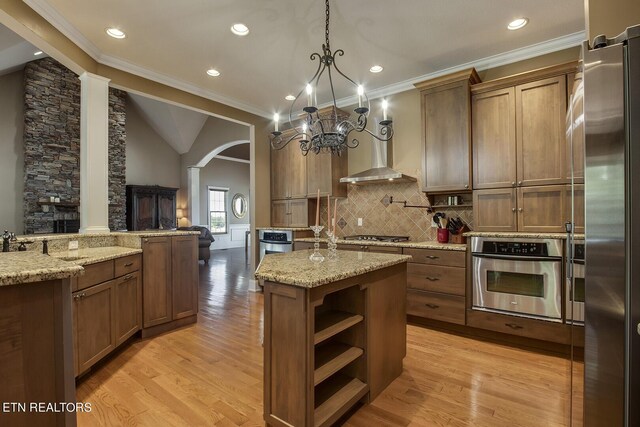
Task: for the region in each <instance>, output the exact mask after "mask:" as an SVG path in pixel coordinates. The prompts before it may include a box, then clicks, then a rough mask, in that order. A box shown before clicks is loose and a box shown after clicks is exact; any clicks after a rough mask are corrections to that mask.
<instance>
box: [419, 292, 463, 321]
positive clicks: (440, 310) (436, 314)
mask: <svg viewBox="0 0 640 427" xmlns="http://www.w3.org/2000/svg"><path fill="white" fill-rule="evenodd" d="M407 314H410V315H412V316H419V317H426V318H428V319H434V320H440V321H442V322H449V323H457V324H458V325H464V314H465V304H464V297H459V296H453V295H444V294H437V293H434V292H426V291H413V290H408V291H407Z"/></svg>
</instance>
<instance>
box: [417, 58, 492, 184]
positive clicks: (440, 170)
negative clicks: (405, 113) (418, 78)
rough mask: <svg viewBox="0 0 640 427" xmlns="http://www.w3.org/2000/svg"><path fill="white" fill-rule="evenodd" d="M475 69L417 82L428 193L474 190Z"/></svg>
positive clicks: (425, 179)
mask: <svg viewBox="0 0 640 427" xmlns="http://www.w3.org/2000/svg"><path fill="white" fill-rule="evenodd" d="M479 81H480V78H479V77H478V74H477V73H476V71H475V69H473V68H472V69H469V70H465V71H461V72H459V73H455V74H452V75H449V76H445V77H441V78H437V79H433V80H429V81H426V82H422V83H418V84H416V85H415V86H416V87H417V88H418V89H420V97H421V112H422V139H423V168H422V170H423V171H424V188H423V191H425V192H427V193H437V192H456V191H468V190H470V189H471V104H470V98H471V95H470V91H469V87H470V85H471V84H475V83H478V82H479Z"/></svg>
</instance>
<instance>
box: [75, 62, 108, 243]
mask: <svg viewBox="0 0 640 427" xmlns="http://www.w3.org/2000/svg"><path fill="white" fill-rule="evenodd" d="M80 84H81V90H80V232H81V233H108V232H109V79H106V78H104V77H101V76H97V75H95V74H91V73H86V72H85V73H82V75H81V76H80Z"/></svg>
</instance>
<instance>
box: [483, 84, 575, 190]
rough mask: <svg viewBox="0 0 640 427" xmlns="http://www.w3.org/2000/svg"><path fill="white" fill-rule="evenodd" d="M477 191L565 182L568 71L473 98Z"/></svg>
mask: <svg viewBox="0 0 640 427" xmlns="http://www.w3.org/2000/svg"><path fill="white" fill-rule="evenodd" d="M472 105H473V125H472V128H473V144H474V148H473V151H474V159H473V164H474V189H485V188H503V187H512V186H516V185H517V186H532V185H549V184H565V183H566V182H567V179H566V143H565V118H566V110H567V103H566V76H565V75H564V74H562V75H560V76H555V77H551V78H547V79H543V80H538V81H533V82H530V83H526V84H521V85H516V86H514V87H507V88H500V89H496V90H492V91H488V92H480V93H477V94H474V96H473V101H472Z"/></svg>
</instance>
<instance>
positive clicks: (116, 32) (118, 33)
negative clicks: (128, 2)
mask: <svg viewBox="0 0 640 427" xmlns="http://www.w3.org/2000/svg"><path fill="white" fill-rule="evenodd" d="M105 31H106V32H107V34H108V35H110V36H111V37H113V38H114V39H123V38H125V37H127V35H126V34H125V33H124V31H122V30H120V29H118V28H115V27H112V28H107V29H106V30H105Z"/></svg>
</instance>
